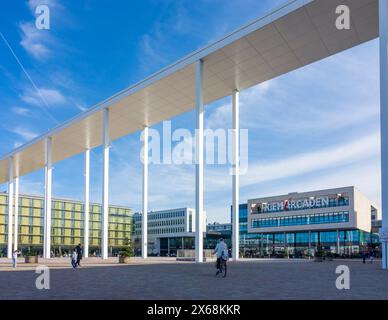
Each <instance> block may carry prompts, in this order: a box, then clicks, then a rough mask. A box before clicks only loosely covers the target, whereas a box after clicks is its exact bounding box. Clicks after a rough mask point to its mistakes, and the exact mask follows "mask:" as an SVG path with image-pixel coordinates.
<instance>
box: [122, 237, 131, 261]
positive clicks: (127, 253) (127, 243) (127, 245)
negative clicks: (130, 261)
mask: <svg viewBox="0 0 388 320" xmlns="http://www.w3.org/2000/svg"><path fill="white" fill-rule="evenodd" d="M120 255H121V256H122V257H132V256H133V252H132V243H131V240H130V239H129V238H125V240H124V247H123V249H122V250H121V251H120Z"/></svg>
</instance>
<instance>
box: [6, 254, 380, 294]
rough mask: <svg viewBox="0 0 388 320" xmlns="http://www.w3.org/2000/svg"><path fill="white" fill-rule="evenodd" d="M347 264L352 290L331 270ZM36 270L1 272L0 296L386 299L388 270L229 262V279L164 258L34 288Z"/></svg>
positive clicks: (95, 269) (58, 278)
mask: <svg viewBox="0 0 388 320" xmlns="http://www.w3.org/2000/svg"><path fill="white" fill-rule="evenodd" d="M340 264H345V265H347V266H348V267H349V268H350V290H337V289H336V287H335V280H336V277H337V276H338V275H336V273H335V269H336V267H337V266H338V265H340ZM37 276H38V275H37V274H35V272H34V270H23V271H18V272H14V271H1V272H0V300H2V299H104V300H107V299H211V300H214V299H216V300H218V299H313V300H321V299H388V270H381V264H380V262H375V263H374V264H365V265H364V264H362V263H361V262H360V261H333V262H328V261H326V262H323V263H316V262H312V261H305V262H297V261H287V260H281V262H280V261H279V262H276V261H242V262H229V263H228V276H227V278H225V279H223V278H218V277H215V275H214V263H204V264H195V263H190V262H189V263H188V262H185V263H181V262H179V263H177V262H175V263H173V262H170V263H163V262H160V261H159V262H158V261H155V260H154V261H152V262H148V263H146V264H142V265H141V264H132V265H116V266H108V265H101V266H92V265H91V266H85V267H83V268H81V269H78V270H72V269H70V268H66V269H59V268H53V269H52V270H51V272H50V277H51V279H50V280H51V289H50V290H37V289H36V288H35V279H36V277H37Z"/></svg>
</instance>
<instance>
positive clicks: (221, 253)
mask: <svg viewBox="0 0 388 320" xmlns="http://www.w3.org/2000/svg"><path fill="white" fill-rule="evenodd" d="M214 254H216V256H217V273H216V275H218V274H219V273H220V265H221V259H224V260H227V259H228V246H227V245H226V243H225V241H224V239H222V238H221V239H220V240H219V242H218V243H217V245H216V248H215V249H214Z"/></svg>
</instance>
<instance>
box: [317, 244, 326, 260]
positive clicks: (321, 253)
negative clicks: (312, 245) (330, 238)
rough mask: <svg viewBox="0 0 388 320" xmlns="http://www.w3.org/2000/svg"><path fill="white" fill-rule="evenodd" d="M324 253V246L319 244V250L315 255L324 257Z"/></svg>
mask: <svg viewBox="0 0 388 320" xmlns="http://www.w3.org/2000/svg"><path fill="white" fill-rule="evenodd" d="M323 254H324V252H323V249H322V246H321V245H318V247H317V252H316V254H315V256H316V257H317V258H322V257H323Z"/></svg>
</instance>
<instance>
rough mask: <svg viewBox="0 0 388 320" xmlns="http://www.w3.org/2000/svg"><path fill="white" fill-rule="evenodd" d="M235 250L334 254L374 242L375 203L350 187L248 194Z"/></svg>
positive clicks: (256, 253) (267, 253) (249, 253)
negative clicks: (272, 194)
mask: <svg viewBox="0 0 388 320" xmlns="http://www.w3.org/2000/svg"><path fill="white" fill-rule="evenodd" d="M239 209H240V210H239V220H240V221H239V223H240V254H241V255H243V256H255V257H257V256H270V255H272V256H273V255H284V254H290V255H294V256H304V255H307V254H314V252H316V250H317V248H318V246H321V247H322V248H323V249H324V250H326V251H330V252H332V253H336V254H339V255H341V254H345V255H352V254H357V253H359V252H360V251H362V250H366V249H367V248H368V247H374V248H375V247H378V245H379V236H378V230H377V229H376V228H375V226H376V225H377V224H378V223H377V222H378V221H379V219H381V213H380V212H379V209H378V208H377V207H376V206H375V205H374V204H373V203H372V202H371V201H370V200H369V199H368V198H367V197H365V196H364V195H363V194H362V193H361V192H360V191H359V190H357V189H356V188H355V187H344V188H335V189H328V190H318V191H311V192H304V193H296V192H295V193H289V194H287V195H281V196H274V197H265V198H258V199H251V200H248V202H247V203H245V204H240V207H239Z"/></svg>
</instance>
